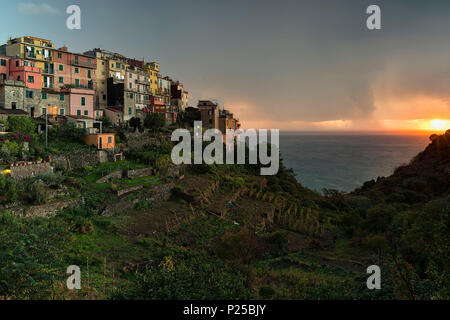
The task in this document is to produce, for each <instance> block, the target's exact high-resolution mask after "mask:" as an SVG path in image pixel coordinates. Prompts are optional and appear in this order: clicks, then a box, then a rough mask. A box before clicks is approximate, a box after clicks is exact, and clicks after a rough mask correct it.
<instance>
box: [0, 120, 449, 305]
mask: <svg viewBox="0 0 450 320" xmlns="http://www.w3.org/2000/svg"><path fill="white" fill-rule="evenodd" d="M149 121H150V120H148V121H147V124H145V123H144V126H145V127H147V128H148V127H149ZM152 121H153V120H152ZM150 127H151V128H152V129H151V131H153V130H155V131H157V130H156V129H155V128H158V126H155V125H153V124H152V125H151V126H150ZM23 130H26V129H23ZM64 132H65V133H64V134H65V138H66V139H68V140H70V142H68V143H67V145H68V146H70V147H68V148H78V147H77V146H79V147H80V148H82V147H81V144H80V143H79V142H78V141H79V140H78V139H79V136H78V133H77V130H76V128H73V127H72V128H70V127H69V128H67V129H65V131H64ZM144 134H149V133H144ZM118 135H122V138H121V139H122V141H124V143H125V144H126V142H127V139H126V132H118ZM448 136H449V135H443V136H439V137H434V139H433V142H432V144H431V145H430V146H429V147H428V148H427V149H426V150H425V151H424V152H423V153H421V154H420V155H418V156H417V157H416V158H415V159H414V160H413V161H412V162H411V163H410V164H409V165H408V166H405V167H401V168H399V169H397V170H396V172H395V173H394V175H392V176H391V177H388V178H384V179H380V180H379V181H372V182H368V183H366V184H365V185H364V186H363V187H362V188H360V189H358V190H355V191H354V192H353V193H351V194H343V193H340V192H337V191H333V190H326V191H325V192H324V194H325V196H322V195H319V194H317V193H315V192H312V191H310V190H308V189H306V188H304V187H303V186H301V185H300V184H299V183H298V182H297V181H296V179H295V176H294V174H293V172H292V170H288V169H287V168H285V167H284V166H283V165H282V164H281V166H280V170H279V172H278V174H277V175H275V176H260V175H259V169H260V167H261V165H260V164H256V165H233V166H230V165H196V166H188V167H186V168H184V169H183V171H182V177H180V178H179V179H177V178H172V177H170V176H168V174H167V171H168V169H169V168H168V167H169V166H170V159H169V154H170V152H171V146H172V145H171V143H170V142H169V139H170V137H169V136H168V135H164V134H163V133H162V132H159V133H158V134H155V133H153V134H152V135H151V137H152V139H153V140H152V143H149V144H147V145H144V146H143V147H141V146H140V147H136V148H129V150H127V152H126V154H125V155H126V159H127V160H122V161H118V162H108V163H102V164H98V165H95V166H85V167H84V168H82V169H78V170H72V171H61V172H57V173H56V174H51V175H39V176H36V177H33V178H29V179H24V180H22V181H20V182H19V181H14V180H13V179H11V178H10V177H8V176H3V175H0V205H1V207H0V298H8V299H51V298H56V299H253V298H254V299H313V300H322V299H449V297H450V293H449V288H450V286H449V273H448V271H449V270H448V268H449V261H448V257H449V256H450V252H449V243H450V241H449V240H450V239H449V235H450V233H449V230H448V227H449V213H450V210H449V208H450V196H449V191H450V189H449V181H450V179H448V172H449V171H448V169H449V167H450V166H449V159H450V152H449V150H450V142H449V141H450V138H449V137H448ZM10 141H11V140H10ZM61 141H62V140H59V138H58V137H57V136H54V137H52V139H51V140H50V144H49V146H50V148H49V149H48V150H43V149H42V148H43V147H42V144H41V143H42V142H41V141H39V139H38V140H37V141H35V142H33V143H32V144H31V145H30V151H29V152H30V154H35V155H37V154H40V155H42V154H45V153H46V152H49V151H50V150H51V152H52V153H53V149H52V148H55V151H56V150H57V151H58V152H65V150H68V149H64V148H63V147H62V146H59V145H58V143H60V142H61ZM8 148H9V147H8ZM12 149H13V148H11V150H12ZM149 165H150V166H152V167H153V168H154V169H155V170H156V175H153V176H147V177H139V178H132V179H119V178H118V179H116V180H114V181H108V182H105V183H96V181H97V180H98V179H100V178H101V177H104V176H105V175H107V174H109V173H111V172H114V171H122V170H128V169H129V170H131V169H139V168H146V167H148V166H149ZM130 186H142V188H141V189H139V190H137V191H134V192H132V193H129V194H125V195H122V196H120V197H119V196H117V193H116V191H117V190H120V189H122V188H127V187H130ZM164 188H166V189H167V190H168V191H167V190H166V191H164V190H165V189H164ZM165 192H166V193H168V194H165ZM74 199H75V204H74V203H72V204H70V205H68V206H66V207H64V208H63V209H61V210H59V212H58V214H56V215H54V216H51V217H47V218H36V217H34V218H33V217H20V216H19V215H18V214H15V213H14V212H15V210H17V209H30V208H35V207H37V206H42V204H46V205H47V204H53V203H55V202H57V201H65V200H74ZM5 205H7V206H8V207H6V206H5ZM372 264H377V265H379V266H380V267H381V270H382V289H381V290H374V291H370V290H368V289H367V288H366V280H367V274H366V268H367V267H368V266H369V265H372ZM69 265H78V266H80V268H81V270H82V284H83V285H82V290H80V291H70V290H68V289H66V287H65V280H66V276H67V275H66V274H65V271H66V268H67V267H68V266H69Z"/></svg>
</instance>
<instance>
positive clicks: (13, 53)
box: [0, 37, 54, 89]
mask: <svg viewBox="0 0 450 320" xmlns="http://www.w3.org/2000/svg"><path fill="white" fill-rule="evenodd" d="M53 49H54V44H53V43H52V42H51V41H50V40H45V39H41V38H35V37H19V38H15V39H12V38H10V39H9V40H8V42H7V43H6V44H5V45H3V46H1V47H0V54H4V55H6V56H8V57H14V58H22V59H24V60H29V61H32V62H33V63H35V67H37V68H39V69H41V72H42V88H49V89H50V88H52V87H53V85H54V65H53V63H54V60H53Z"/></svg>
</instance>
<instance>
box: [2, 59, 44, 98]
mask: <svg viewBox="0 0 450 320" xmlns="http://www.w3.org/2000/svg"><path fill="white" fill-rule="evenodd" d="M0 76H1V77H0V79H3V80H15V81H23V82H24V84H25V87H26V88H30V89H37V90H40V89H42V73H41V69H40V68H37V67H35V65H34V62H30V61H28V60H23V59H20V58H7V57H0Z"/></svg>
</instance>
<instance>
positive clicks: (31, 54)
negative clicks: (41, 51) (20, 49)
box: [25, 52, 36, 59]
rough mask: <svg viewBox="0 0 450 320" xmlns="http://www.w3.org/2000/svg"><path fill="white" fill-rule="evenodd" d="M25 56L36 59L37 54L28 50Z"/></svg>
mask: <svg viewBox="0 0 450 320" xmlns="http://www.w3.org/2000/svg"><path fill="white" fill-rule="evenodd" d="M25 58H28V59H36V54H35V53H32V52H26V53H25Z"/></svg>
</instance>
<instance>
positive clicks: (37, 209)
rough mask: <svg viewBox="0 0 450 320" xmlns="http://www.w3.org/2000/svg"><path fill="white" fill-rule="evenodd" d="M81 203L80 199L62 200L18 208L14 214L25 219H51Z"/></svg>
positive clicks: (14, 210)
mask: <svg viewBox="0 0 450 320" xmlns="http://www.w3.org/2000/svg"><path fill="white" fill-rule="evenodd" d="M79 202H80V199H78V198H75V199H67V200H60V201H55V202H50V203H46V204H41V205H36V206H31V207H27V208H24V207H22V208H18V209H12V210H11V211H12V213H13V214H17V215H21V216H23V217H27V218H28V217H30V218H31V217H51V216H54V215H56V214H57V213H58V212H60V211H61V210H63V209H65V208H67V207H69V206H75V205H78V204H79Z"/></svg>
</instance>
